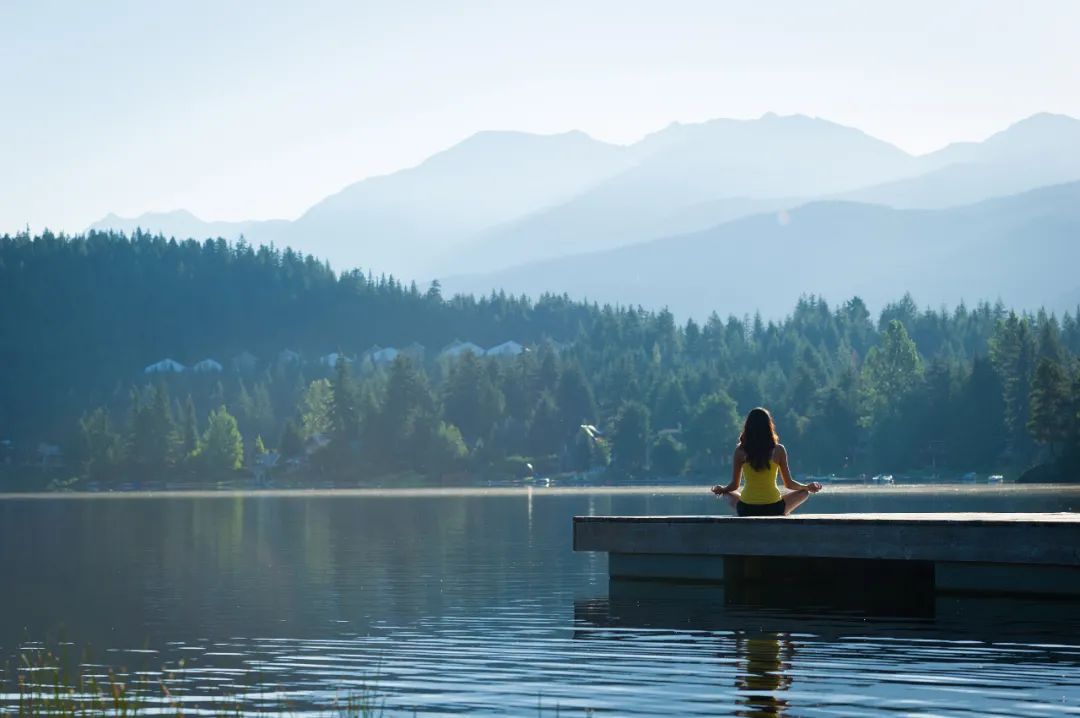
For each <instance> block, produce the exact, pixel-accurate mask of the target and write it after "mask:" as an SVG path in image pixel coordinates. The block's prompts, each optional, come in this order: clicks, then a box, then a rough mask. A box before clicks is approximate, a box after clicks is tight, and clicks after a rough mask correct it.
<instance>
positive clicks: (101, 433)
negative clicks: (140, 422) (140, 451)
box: [78, 407, 124, 479]
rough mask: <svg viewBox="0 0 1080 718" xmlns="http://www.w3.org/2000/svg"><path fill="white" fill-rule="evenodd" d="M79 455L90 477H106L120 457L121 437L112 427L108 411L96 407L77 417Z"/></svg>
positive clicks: (116, 466) (122, 441) (109, 474)
mask: <svg viewBox="0 0 1080 718" xmlns="http://www.w3.org/2000/svg"><path fill="white" fill-rule="evenodd" d="M78 449H79V451H78V454H79V458H80V460H81V463H82V469H83V473H84V474H85V475H86V476H88V477H90V478H93V479H103V478H109V477H111V476H112V475H114V474H115V472H116V471H117V470H118V469H119V468H120V465H121V464H122V463H123V460H124V439H123V437H122V436H120V434H119V433H117V432H116V431H113V429H112V424H111V421H110V419H109V412H108V411H107V410H106V409H104V408H102V407H99V408H97V409H95V410H94V411H93V412H91V413H90V414H85V415H83V417H82V419H81V420H80V421H79V447H78Z"/></svg>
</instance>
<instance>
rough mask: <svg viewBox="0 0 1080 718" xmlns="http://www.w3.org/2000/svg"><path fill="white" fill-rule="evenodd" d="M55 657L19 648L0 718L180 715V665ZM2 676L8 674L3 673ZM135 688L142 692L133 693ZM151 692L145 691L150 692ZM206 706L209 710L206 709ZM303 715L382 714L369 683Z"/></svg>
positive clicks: (267, 710)
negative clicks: (154, 668) (149, 667)
mask: <svg viewBox="0 0 1080 718" xmlns="http://www.w3.org/2000/svg"><path fill="white" fill-rule="evenodd" d="M72 663H73V662H72V661H70V660H67V659H66V657H65V656H63V655H60V654H58V653H55V652H52V651H47V650H45V649H43V648H39V647H24V648H23V649H22V650H21V651H20V654H19V660H18V665H17V667H16V669H15V674H14V676H13V679H14V683H15V686H14V688H15V691H14V693H11V692H9V690H8V689H9V687H10V682H11V678H10V677H8V678H5V679H4V684H3V685H2V686H0V688H2V690H0V715H15V716H19V718H23V717H25V718H37V717H38V716H49V717H50V718H51V717H54V716H60V717H61V718H97V717H98V716H110V717H112V718H137V717H138V716H141V715H154V716H175V717H176V718H183V716H185V703H190V702H191V700H190V698H191V697H190V696H184V695H182V694H181V693H180V692H179V691H177V690H176V689H175V687H174V688H170V687H169V684H170V683H171V682H173V681H174V679H175V678H176V676H177V674H178V673H179V674H181V675H182V672H183V668H184V666H183V663H181V664H180V665H179V666H178V670H177V671H173V670H168V669H162V670H161V671H158V672H156V673H157V675H156V677H154V678H153V679H152V680H151V679H150V675H151V674H152V673H155V672H148V671H138V672H131V673H127V672H125V671H124V670H123V669H122V670H121V671H120V672H117V671H116V670H115V669H113V668H106V669H105V672H104V674H98V673H96V672H95V673H88V672H86V671H85V668H86V667H87V666H88V663H87V662H86V661H85V660H83V661H76V662H74V665H75V668H72V667H71V666H72ZM4 673H5V674H8V673H9V672H8V671H7V670H5V671H4ZM139 685H142V686H144V688H142V689H140V688H138V686H139ZM151 686H152V687H153V690H149V688H150V687H151ZM198 703H199V705H193V706H191V707H190V708H187V713H186V714H187V715H199V716H206V715H210V716H220V717H221V718H239V717H240V716H252V715H255V716H259V715H290V714H292V713H295V712H296V710H295V706H291V705H290V704H289V703H288V702H281V703H279V704H276V705H270V706H258V707H253V706H246V705H245V704H244V702H243V701H242V700H240V698H239V697H238V696H232V695H228V694H224V695H221V696H216V697H199V699H198ZM207 704H209V705H207ZM303 713H304V714H305V715H309V716H310V715H318V716H327V717H328V718H379V717H381V716H382V715H383V714H384V713H385V699H383V698H382V696H381V695H380V694H379V692H378V690H377V688H376V686H375V684H374V683H371V682H367V681H365V682H363V683H361V685H360V687H359V688H356V689H352V690H350V691H349V692H347V693H345V694H344V695H343V696H340V697H335V699H334V700H333V701H332V702H331V703H330V704H329V705H327V706H325V707H324V708H320V707H319V706H314V707H313V708H308V707H305V708H304V709H303Z"/></svg>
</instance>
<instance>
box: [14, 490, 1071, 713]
mask: <svg viewBox="0 0 1080 718" xmlns="http://www.w3.org/2000/svg"><path fill="white" fill-rule="evenodd" d="M1078 509H1080V490H1078V489H1077V488H1064V487H1054V488H1050V487H1017V486H1004V487H988V486H962V487H960V486H957V487H946V488H927V487H894V488H884V487H882V488H846V487H845V488H830V489H827V490H826V491H825V492H823V493H821V494H819V495H818V496H816V497H813V498H812V499H811V500H810V502H809V503H808V504H807V505H806V506H804V507H803V511H802V512H803V513H831V512H842V511H956V510H970V511H1076V510H1078ZM608 513H613V514H702V513H726V512H725V510H724V508H723V506H722V504H721V502H720V501H719V500H717V499H715V498H714V497H712V496H711V495H709V494H708V493H707V492H706V490H705V488H704V487H685V488H668V489H647V488H634V489H629V490H618V489H581V490H565V491H564V490H558V489H554V488H536V489H501V490H490V491H484V490H477V491H468V490H461V491H454V490H445V491H440V490H432V491H424V490H415V491H381V492H380V491H370V492H364V491H352V492H350V491H328V492H310V493H289V492H277V493H272V492H268V493H261V494H260V493H248V494H221V493H218V494H214V493H207V494H185V495H145V496H117V495H104V494H102V495H93V496H81V497H80V496H46V497H22V498H20V497H12V496H7V497H2V498H0V569H2V571H3V581H4V583H3V585H4V588H3V589H2V591H0V616H3V619H2V621H0V663H6V664H7V666H8V669H7V670H6V673H5V676H6V678H5V680H6V681H7V683H6V688H5V693H4V694H3V695H2V696H0V706H3V707H4V708H6V709H9V710H11V709H13V708H14V701H15V696H14V694H13V678H12V676H13V675H14V666H15V665H16V663H17V660H18V657H19V656H20V654H21V655H24V656H30V657H31V660H33V656H34V655H35V651H36V650H37V649H39V648H48V649H49V650H52V651H58V652H60V653H62V654H65V655H66V656H67V659H68V660H70V661H72V662H76V663H82V664H83V668H82V670H83V672H84V673H86V674H98V675H102V674H104V672H105V670H106V667H111V668H112V669H114V670H117V671H120V672H121V673H122V675H123V677H124V678H123V679H124V680H125V682H126V683H127V684H128V685H129V686H132V687H134V688H138V687H139V686H143V687H144V688H145V690H146V691H147V694H148V695H149V696H151V698H150V699H148V700H152V701H157V702H167V701H166V699H164V698H162V697H161V696H162V689H161V684H160V683H159V681H161V682H163V683H164V684H165V685H166V686H167V687H168V690H169V694H170V696H172V698H171V701H172V702H174V703H179V704H182V705H183V708H184V712H185V713H192V712H194V711H195V710H196V709H198V708H204V709H220V707H221V706H222V705H226V704H227V705H228V706H230V710H234V709H238V710H240V711H244V712H246V711H251V712H257V711H263V710H276V709H282V708H285V709H287V710H288V711H289V712H290V713H293V714H296V715H302V714H304V713H306V712H322V711H326V710H329V709H331V707H332V706H333V705H334V703H335V701H338V702H339V703H341V702H342V701H344V700H346V699H347V698H348V697H349V696H351V695H357V694H364V695H366V696H367V697H368V698H372V699H374V702H376V703H377V704H379V705H381V706H382V707H383V708H384V709H385V714H387V715H414V714H416V715H438V714H450V713H467V712H473V713H487V714H493V715H494V714H500V715H501V714H513V715H556V714H559V715H592V714H599V713H607V714H611V715H619V716H623V715H741V716H759V715H786V716H817V715H849V716H884V715H890V716H893V715H905V716H910V715H919V716H986V715H1001V716H1058V715H1067V714H1075V715H1080V603H1077V602H1070V601H1038V600H1026V599H1025V600H1020V599H1004V598H967V597H965V598H960V597H940V596H939V597H937V598H932V597H931V598H929V599H928V600H915V599H914V598H913V600H912V601H911V604H910V606H908V605H907V604H905V603H904V602H900V606H899V607H898V606H896V605H893V606H891V607H890V608H889V610H888V611H884V612H882V611H880V610H879V609H878V608H876V607H862V606H853V605H847V603H846V602H844V601H842V600H838V601H837V602H836V604H835V605H804V604H802V603H800V601H799V600H798V597H797V596H786V597H776V596H772V597H770V596H764V597H759V598H760V599H761V600H748V599H747V598H746V597H745V596H743V597H741V598H739V599H738V600H733V598H732V597H731V596H725V594H724V591H723V589H722V588H719V587H713V586H676V585H669V584H656V583H630V584H626V583H621V582H616V583H612V584H611V585H609V581H608V578H607V566H606V557H605V556H604V555H602V554H575V553H574V552H573V551H572V550H571V517H572V516H574V515H576V514H608ZM776 599H782V600H776ZM924 599H925V597H924ZM159 707H160V706H159ZM0 709H2V708H0Z"/></svg>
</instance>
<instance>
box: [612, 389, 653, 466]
mask: <svg viewBox="0 0 1080 718" xmlns="http://www.w3.org/2000/svg"><path fill="white" fill-rule="evenodd" d="M648 446H649V410H648V409H646V408H645V405H644V404H642V403H641V402H637V401H628V402H625V403H624V404H623V405H622V407H621V408H620V409H619V414H618V416H616V417H615V428H614V431H613V433H612V437H611V461H612V463H613V464H614V465H615V466H616V467H618V468H620V469H623V470H625V471H631V472H634V471H640V470H642V469H644V468H645V466H646V464H647V463H648Z"/></svg>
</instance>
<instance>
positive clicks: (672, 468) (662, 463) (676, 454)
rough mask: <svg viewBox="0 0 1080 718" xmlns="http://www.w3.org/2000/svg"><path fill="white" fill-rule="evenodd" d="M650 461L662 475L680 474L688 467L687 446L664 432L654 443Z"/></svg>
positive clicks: (654, 468) (654, 469)
mask: <svg viewBox="0 0 1080 718" xmlns="http://www.w3.org/2000/svg"><path fill="white" fill-rule="evenodd" d="M650 463H651V464H652V468H653V471H654V472H655V473H657V474H658V475H660V476H678V475H679V474H681V473H682V472H683V469H684V468H686V451H685V447H683V445H682V444H680V443H679V442H678V441H676V440H675V439H673V438H672V436H671V435H670V434H664V435H663V436H660V437H658V438H657V440H656V442H655V443H654V444H653V447H652V456H651V457H650Z"/></svg>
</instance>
